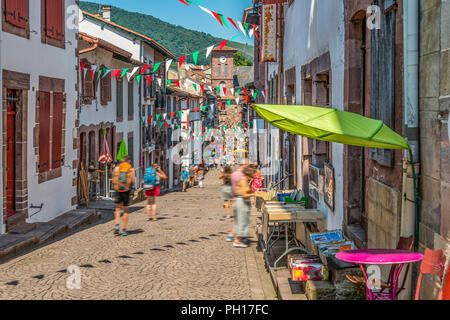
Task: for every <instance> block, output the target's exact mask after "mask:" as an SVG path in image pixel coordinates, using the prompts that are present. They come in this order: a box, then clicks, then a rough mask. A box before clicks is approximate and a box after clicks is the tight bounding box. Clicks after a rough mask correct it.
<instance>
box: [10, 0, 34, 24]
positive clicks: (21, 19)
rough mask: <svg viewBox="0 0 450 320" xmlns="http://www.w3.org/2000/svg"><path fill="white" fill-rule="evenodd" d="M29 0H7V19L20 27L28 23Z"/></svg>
mask: <svg viewBox="0 0 450 320" xmlns="http://www.w3.org/2000/svg"><path fill="white" fill-rule="evenodd" d="M28 1H29V0H5V10H4V15H5V20H6V21H7V22H9V23H11V24H12V25H14V26H16V27H19V28H26V27H27V25H28Z"/></svg>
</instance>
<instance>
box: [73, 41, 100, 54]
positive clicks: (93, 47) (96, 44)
mask: <svg viewBox="0 0 450 320" xmlns="http://www.w3.org/2000/svg"><path fill="white" fill-rule="evenodd" d="M93 43H94V45H93V46H92V47H89V48H86V49H83V50H80V51H78V54H79V55H82V54H84V53H88V52H91V51H94V50H95V49H97V48H98V39H95V40H93Z"/></svg>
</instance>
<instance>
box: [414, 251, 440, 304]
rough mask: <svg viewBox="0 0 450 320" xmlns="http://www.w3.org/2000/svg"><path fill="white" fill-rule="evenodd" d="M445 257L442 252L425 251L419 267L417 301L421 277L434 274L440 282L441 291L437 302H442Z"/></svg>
mask: <svg viewBox="0 0 450 320" xmlns="http://www.w3.org/2000/svg"><path fill="white" fill-rule="evenodd" d="M445 261H446V257H445V254H444V251H442V250H430V249H425V254H424V256H423V260H422V264H421V265H420V274H419V278H418V279H417V287H416V297H415V300H419V295H420V285H421V283H422V276H423V275H424V274H435V275H437V276H438V277H439V280H440V281H441V289H440V290H439V294H438V300H442V291H443V289H444V272H445Z"/></svg>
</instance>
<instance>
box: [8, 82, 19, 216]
mask: <svg viewBox="0 0 450 320" xmlns="http://www.w3.org/2000/svg"><path fill="white" fill-rule="evenodd" d="M18 97H19V95H18V94H17V90H7V93H6V104H7V105H6V167H5V175H6V186H5V192H6V217H10V216H12V215H14V214H15V213H16V199H15V198H16V186H15V185H16V169H15V166H16V110H17V109H16V106H17V103H18Z"/></svg>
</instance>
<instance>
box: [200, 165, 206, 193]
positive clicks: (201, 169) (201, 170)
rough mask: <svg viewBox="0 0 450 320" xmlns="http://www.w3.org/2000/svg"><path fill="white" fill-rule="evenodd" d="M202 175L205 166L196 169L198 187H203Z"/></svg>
mask: <svg viewBox="0 0 450 320" xmlns="http://www.w3.org/2000/svg"><path fill="white" fill-rule="evenodd" d="M204 175H205V168H200V169H199V171H198V186H199V188H200V189H203V179H204Z"/></svg>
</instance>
